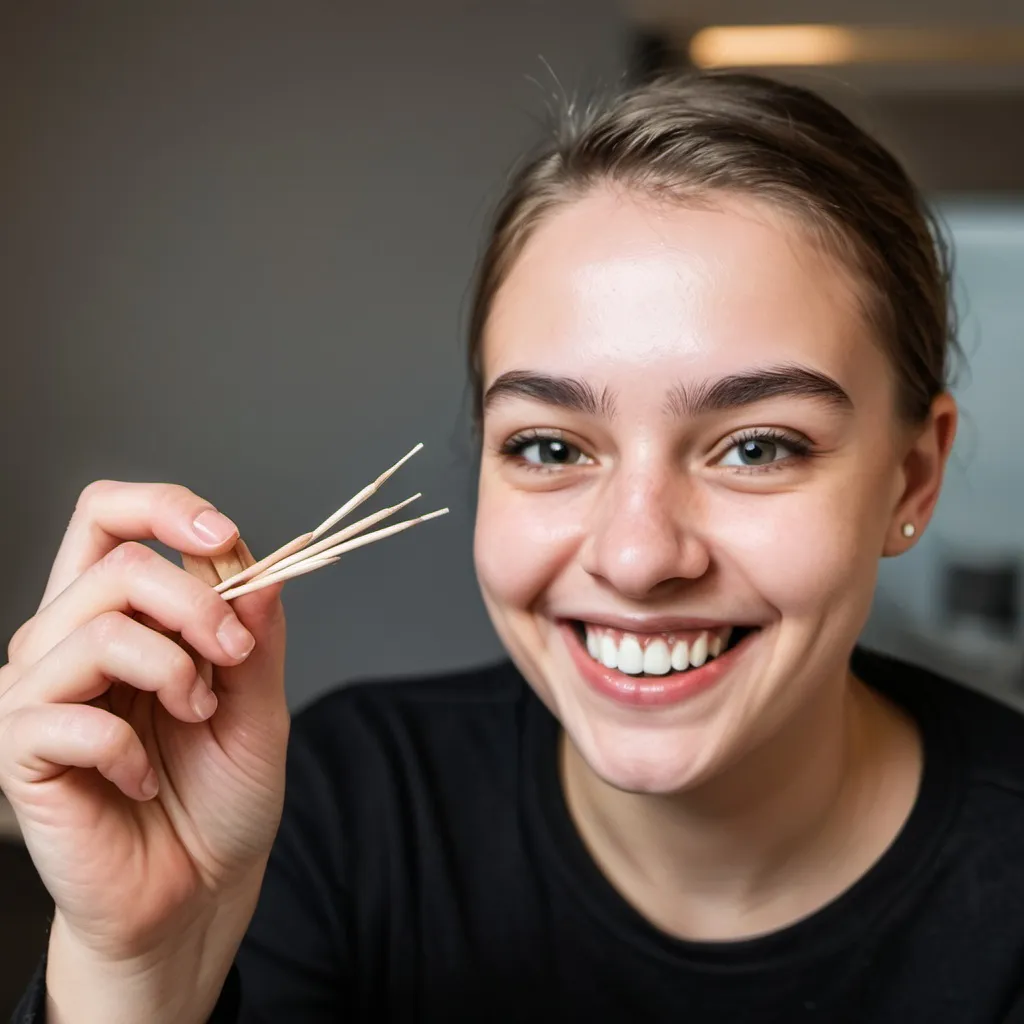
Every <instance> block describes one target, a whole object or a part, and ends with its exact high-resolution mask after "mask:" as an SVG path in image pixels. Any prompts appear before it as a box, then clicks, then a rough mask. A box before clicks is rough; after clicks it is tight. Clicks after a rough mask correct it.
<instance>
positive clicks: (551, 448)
mask: <svg viewBox="0 0 1024 1024" xmlns="http://www.w3.org/2000/svg"><path fill="white" fill-rule="evenodd" d="M570 454H571V450H570V446H569V445H567V444H566V443H565V442H564V441H556V440H553V439H552V440H546V441H544V442H543V443H542V444H541V446H540V461H541V462H554V463H561V464H564V463H566V462H569V461H570Z"/></svg>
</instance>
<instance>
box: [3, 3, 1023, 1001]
mask: <svg viewBox="0 0 1024 1024" xmlns="http://www.w3.org/2000/svg"><path fill="white" fill-rule="evenodd" d="M687 65H697V66H719V65H728V66H741V67H750V68H754V69H759V70H766V71H769V72H770V73H773V74H776V75H778V76H780V77H784V78H789V79H794V80H796V81H799V82H801V83H803V84H808V85H811V86H812V87H814V88H817V89H819V90H820V91H822V92H824V93H825V94H827V95H828V96H829V97H830V98H831V99H832V100H833V101H835V102H837V103H838V104H840V105H841V106H842V107H844V109H846V110H847V111H848V112H850V113H851V114H852V115H853V116H854V117H855V118H857V119H858V120H860V121H861V122H862V123H865V124H866V125H867V126H868V127H870V128H871V129H873V130H874V131H875V132H876V134H878V135H879V136H880V137H881V138H883V139H884V140H885V141H886V142H887V143H888V144H889V145H890V146H891V147H892V148H893V149H894V150H895V151H896V152H897V153H898V155H899V156H900V157H901V158H902V159H903V160H904V162H905V163H906V165H907V166H908V168H909V169H910V170H911V172H912V173H913V174H914V175H915V176H916V177H917V179H918V180H919V181H920V182H921V183H922V184H923V185H924V187H925V188H926V189H927V191H928V193H929V195H930V198H931V199H932V201H933V202H934V204H935V206H936V207H937V209H938V210H939V212H940V213H941V215H942V216H943V218H944V220H945V222H946V224H947V226H948V230H949V233H950V235H951V237H952V240H953V242H954V244H955V247H956V251H957V298H958V306H959V309H960V313H961V317H962V330H961V340H962V342H963V345H964V348H965V351H966V355H967V358H966V365H965V366H964V367H963V368H962V369H961V371H960V373H959V376H958V383H957V388H956V393H957V395H958V397H959V398H960V400H961V402H962V405H963V408H964V411H965V417H964V424H963V426H962V428H961V435H960V438H959V439H958V442H957V448H956V452H955V457H954V461H953V465H952V467H951V469H950V474H949V479H948V483H947V487H946V490H945V493H944V495H943V498H942V501H941V503H940V506H939V511H938V514H937V516H936V518H935V521H934V522H933V524H932V526H931V527H930V528H929V530H928V531H927V533H926V534H925V535H924V536H923V537H922V538H921V539H920V543H918V544H917V545H916V546H915V548H914V550H913V551H912V552H911V553H910V554H908V555H907V556H905V557H903V558H900V559H898V560H895V561H891V562H887V563H885V564H884V565H883V567H882V580H881V586H880V590H879V595H878V600H877V603H876V607H875V610H874V613H873V615H872V618H871V622H870V624H869V627H868V630H867V634H866V638H865V639H866V640H867V641H868V642H870V643H872V644H874V645H875V646H878V647H881V648H883V649H886V650H890V651H893V652H895V653H898V654H902V655H904V656H907V657H910V658H912V659H914V660H917V661H919V662H922V663H925V664H927V665H929V666H931V667H934V668H937V669H939V670H940V671H943V672H945V673H947V674H950V675H953V676H955V677H957V678H960V679H963V680H965V681H966V682H968V683H970V684H971V685H976V686H982V687H984V688H986V689H989V690H990V691H992V692H994V693H996V694H997V695H998V696H1000V697H1001V698H1002V699H1005V700H1007V701H1010V702H1015V703H1021V704H1022V705H1024V640H1022V625H1021V619H1022V612H1021V608H1022V604H1024V583H1022V573H1021V562H1022V559H1024V518H1022V510H1024V475H1022V472H1021V470H1022V468H1024V451H1022V448H1021V444H1022V440H1024V399H1022V398H1021V397H1020V395H1019V392H1020V390H1021V388H1022V386H1024V4H1021V3H1015V4H1008V3H1006V2H1005V0H974V2H973V3H971V4H970V5H969V6H968V5H964V4H963V3H962V2H961V0H885V2H882V0H858V2H856V3H854V2H853V0H816V2H813V3H812V2H809V0H806V2H801V0H789V2H783V0H756V2H755V0H714V2H711V0H697V2H683V0H634V2H632V3H630V2H626V0H620V2H616V0H559V2H552V0H547V2H541V0H535V2H530V0H479V2H477V3H468V2H466V3H459V2H454V0H432V2H430V3H424V2H422V0H419V2H417V0H378V2H375V3H373V4H367V3H359V4H356V3H352V2H349V0H334V2H328V0H318V2H313V0H288V2H287V3H286V2H283V0H278V2H273V3H271V2H266V0H247V2H245V3H240V2H234V3H231V2H226V3H220V4H216V5H213V4H200V3H189V2H184V0H175V2H169V0H150V2H148V3H146V4H138V3H131V2H127V0H125V2H107V0H98V2H95V3H91V4H88V5H85V4H71V3H59V2H57V3H54V2H38V3H32V4H28V3H20V2H15V0H0V108H2V116H0V339H2V341H0V344H2V346H3V348H2V352H3V357H4V358H3V364H2V366H3V370H2V373H0V382H2V399H0V436H2V438H3V443H2V444H0V481H2V486H3V501H2V503H0V526H2V532H0V537H2V538H3V541H2V544H3V553H4V561H5V564H6V565H7V575H6V577H5V583H4V586H3V587H2V588H0V634H2V635H3V636H4V637H9V636H10V635H11V634H12V633H13V632H14V630H15V629H16V628H17V626H18V625H19V624H20V623H21V622H22V621H23V620H24V619H25V618H27V617H29V616H30V615H31V614H32V612H33V611H34V609H35V606H36V604H37V602H38V599H39V595H40V593H41V591H42V588H43V585H44V582H45V579H46V575H47V571H48V567H49V564H50V562H51V560H52V557H53V554H54V552H55V550H56V548H57V546H58V544H59V542H60V538H61V534H62V532H63V529H64V526H65V525H66V522H67V519H68V517H69V515H70V513H71V511H72V509H73V507H74V502H75V499H76V496H77V494H78V492H79V491H80V490H81V488H82V487H83V486H84V485H85V484H86V483H88V482H89V481H90V480H92V479H95V478H98V477H113V478H126V479H140V480H174V481H179V482H181V483H184V484H186V485H188V486H189V487H191V488H193V489H194V490H196V491H198V492H199V493H200V494H203V495H204V496H206V497H208V498H209V499H210V500H212V501H213V502H215V503H216V504H217V505H218V506H219V507H221V508H222V509H223V510H225V511H226V512H227V513H228V514H229V515H231V516H232V517H234V518H235V519H236V521H237V522H238V523H239V524H240V526H241V528H242V531H243V535H244V536H245V537H246V539H247V541H248V542H249V544H250V546H251V547H252V548H253V550H254V551H256V552H257V554H262V553H266V552H267V551H269V550H271V549H273V548H275V547H277V546H278V545H279V544H280V543H281V542H282V541H284V540H285V539H287V538H289V537H292V536H294V535H296V534H297V533H300V532H302V531H303V530H305V529H308V528H310V527H311V526H312V525H314V524H315V523H317V522H319V521H320V520H321V519H322V518H323V517H324V516H326V515H327V514H328V513H329V512H330V511H331V510H332V509H334V508H335V507H336V506H337V505H339V504H340V503H341V502H342V501H343V500H344V499H345V498H347V497H348V496H349V495H350V494H352V493H353V492H355V491H356V490H358V489H359V488H360V487H362V486H363V485H364V484H365V483H367V482H369V481H370V480H371V479H373V478H374V477H375V476H376V475H377V473H379V472H380V471H381V470H382V469H383V468H385V467H386V466H387V465H389V464H390V463H392V462H393V461H394V460H395V459H397V458H398V457H399V456H400V455H401V454H403V453H404V452H405V451H407V450H408V449H409V448H410V447H411V445H412V444H413V443H415V442H416V441H420V440H422V441H424V442H426V445H427V447H426V450H425V451H424V452H423V453H422V454H421V455H419V456H418V457H417V458H416V459H415V460H413V462H411V463H410V464H409V465H408V466H407V467H406V468H405V469H404V470H403V471H402V473H401V475H400V476H399V477H397V478H395V479H394V480H393V481H392V482H391V483H390V484H389V486H388V488H387V490H386V491H385V492H383V493H382V495H381V499H382V502H383V503H391V501H396V500H398V499H400V498H402V497H404V496H405V495H407V494H409V493H412V492H414V491H416V490H422V491H423V492H424V493H425V496H426V497H425V499H424V502H423V505H424V510H426V508H427V507H436V506H437V505H441V504H447V505H450V506H451V508H452V514H451V515H450V516H448V517H447V518H445V519H441V520H439V521H437V522H434V523H431V524H429V525H426V526H423V527H420V528H419V529H418V530H416V531H413V532H412V533H410V534H406V535H404V536H402V537H400V538H396V539H393V540H391V541H388V542H387V543H386V544H383V545H380V546H379V547H374V548H373V549H372V550H366V551H360V552H357V553H354V554H353V555H351V556H350V557H348V558H347V559H346V561H345V564H344V566H339V567H338V568H337V569H334V570H332V571H330V572H325V573H319V574H316V575H314V576H312V577H310V578H309V579H308V580H304V581H302V582H300V583H296V584H295V585H293V586H292V587H290V588H289V590H288V593H287V596H286V603H287V606H288V611H289V629H290V648H289V663H288V688H289V696H290V700H291V702H292V704H293V706H296V707H297V706H300V705H302V704H304V703H306V702H307V701H308V700H309V699H310V698H312V697H313V696H314V695H316V694H317V693H319V692H320V691H322V690H323V689H325V688H327V687H329V686H332V685H335V684H336V683H338V682H343V681H347V680H351V679H356V678H369V677H377V676H388V675H395V674H398V673H406V672H410V673H411V672H424V671H429V670H433V669H446V668H452V667H456V666H463V665H469V664H473V663H478V662H480V661H483V660H487V659H491V658H495V657H498V656H499V653H500V652H499V647H498V644H497V641H496V640H495V638H494V636H493V634H492V632H491V630H490V626H489V624H488V623H487V620H486V617H485V615H484V612H483V609H482V606H481V603H480V600H479V597H478V594H477V590H476V585H475V581H474V578H473V571H472V562H471V537H472V518H473V502H474V499H473V491H474V467H473V462H474V446H473V439H472V436H471V432H470V428H469V421H468V416H467V412H468V396H467V393H466V385H465V375H464V371H463V337H462V335H463V325H464V320H465V313H466V303H467V296H468V288H469V281H470V277H471V274H472V271H473V266H474V262H475V258H476V255H477V252H478V249H479V245H480V239H481V235H482V231H483V229H484V226H485V224H486V221H487V217H488V215H489V212H490V210H491V208H492V206H493V203H494V202H495V200H496V199H497V197H498V195H499V194H500V191H501V188H502V184H503V181H504V178H505V175H506V174H507V173H508V170H509V168H510V167H511V166H512V164H513V162H514V161H515V159H516V158H517V157H518V156H519V155H520V154H521V153H522V151H523V150H524V148H525V147H527V146H529V145H530V144H531V143H532V142H534V141H536V139H537V138H538V135H539V133H540V131H541V126H542V124H543V121H544V118H545V116H546V113H545V112H546V110H547V109H548V108H549V107H551V106H552V105H553V104H554V105H557V103H558V102H559V100H560V98H561V97H562V96H563V95H565V94H579V95H582V96H586V95H587V94H589V93H591V92H593V91H595V90H600V89H604V88H609V87H612V88H613V87H615V86H616V85H618V84H619V83H620V82H622V81H624V80H636V79H639V78H642V77H644V76H646V75H650V74H653V73H656V72H657V71H658V70H660V69H664V68H666V67H673V66H687ZM0 811H2V807H0ZM0 822H2V823H3V825H2V827H3V829H4V830H5V831H6V833H7V834H8V836H9V841H8V842H6V843H0V1012H2V1011H3V1010H4V1009H5V1008H6V1006H8V1005H11V1004H13V1001H14V998H15V994H16V992H17V991H18V990H19V989H20V988H21V986H22V985H23V984H24V982H25V981H26V979H27V977H28V974H29V972H30V970H31V966H32V964H33V963H34V961H35V959H36V957H37V956H38V954H39V952H40V950H41V948H42V944H43V941H44V939H43V936H44V929H45V920H46V913H47V904H46V900H45V894H44V893H42V891H41V889H40V887H39V886H38V883H37V881H36V880H35V876H34V873H33V872H32V870H31V865H30V864H29V862H28V860H27V857H26V856H25V854H24V851H23V850H22V849H21V848H20V847H19V846H18V844H17V841H16V829H15V828H14V826H13V823H12V822H11V821H10V816H9V814H8V815H6V816H4V815H3V814H2V813H0Z"/></svg>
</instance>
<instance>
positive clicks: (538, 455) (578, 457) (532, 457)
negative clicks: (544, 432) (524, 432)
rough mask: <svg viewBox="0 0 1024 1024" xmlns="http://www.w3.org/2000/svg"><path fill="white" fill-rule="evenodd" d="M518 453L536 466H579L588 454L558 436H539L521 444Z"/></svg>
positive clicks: (524, 459)
mask: <svg viewBox="0 0 1024 1024" xmlns="http://www.w3.org/2000/svg"><path fill="white" fill-rule="evenodd" d="M516 454H517V455H518V456H519V457H520V458H521V459H522V460H523V461H524V462H529V463H531V464H533V465H535V466H578V465H580V464H581V463H584V462H586V461H587V456H586V455H584V454H583V452H582V451H581V450H580V449H579V448H577V447H576V445H574V444H569V442H568V441H562V440H561V439H559V438H557V437H537V438H534V439H533V440H532V441H526V442H524V443H522V444H521V445H520V446H519V450H518V451H517V452H516Z"/></svg>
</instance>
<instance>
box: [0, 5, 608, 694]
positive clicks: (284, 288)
mask: <svg viewBox="0 0 1024 1024" xmlns="http://www.w3.org/2000/svg"><path fill="white" fill-rule="evenodd" d="M624 39H625V34H624V31H623V27H622V26H621V25H620V24H619V20H618V13H617V10H616V7H615V5H614V4H613V3H612V2H611V0H562V2H560V3H557V4H554V3H543V2H535V3H530V2H525V0H486V2H482V0H481V2H478V3H473V4H470V3H463V4H457V3H452V2H437V0H432V2H429V3H424V2H422V0H402V2H390V3H372V4H371V3H364V4H358V5H356V4H353V3H347V2H344V0H337V2H334V3H327V2H295V0H288V2H285V0H280V2H277V3H269V2H263V3H258V2H247V3H221V4H195V5H192V4H186V3H180V2H169V0H168V2H155V0H150V2H147V3H145V4H139V3H129V2H124V3H118V4H114V3H93V4H88V5H84V4H83V5H76V4H68V3H65V4H44V3H39V4H15V3H6V4H3V5H2V7H0V104H2V110H3V113H2V116H0V339H2V344H3V356H4V358H3V376H2V380H3V391H2V400H0V435H2V438H3V440H2V443H0V481H2V486H3V501H2V502H0V527H2V531H0V536H2V537H3V554H4V566H5V573H4V584H3V586H2V588H0V634H2V635H3V636H4V637H7V636H10V634H11V633H12V632H13V631H14V629H15V628H16V627H17V625H18V624H19V623H20V622H21V621H22V620H23V619H24V618H26V617H27V616H28V615H30V614H31V613H32V611H33V609H34V607H35V604H36V602H37V600H38V594H39V592H40V590H41V588H42V585H43V582H44V580H45V577H46V573H47V569H48V565H49V562H50V560H51V559H52V556H53V553H54V551H55V548H56V545H57V543H58V541H59V539H60V535H61V532H62V530H63V527H64V525H65V522H66V519H67V516H68V515H69V514H70V512H71V509H72V507H73V504H74V500H75V497H76V495H77V493H78V491H79V490H80V489H81V487H82V486H83V485H84V484H85V483H86V482H88V481H89V480H91V479H93V478H96V477H119V478H128V479H149V480H161V479H162V480H175V481H180V482H182V483H185V484H187V485H188V486H190V487H192V488H193V489H195V490H196V491H198V492H199V493H200V494H203V495H205V496H206V497H208V498H210V499H211V500H212V501H214V502H216V503H217V504H218V505H219V506H220V507H221V508H223V509H224V510H225V511H226V512H228V513H229V514H230V515H232V516H234V517H235V518H236V519H237V520H238V522H239V523H240V525H241V527H242V530H243V533H244V535H245V537H246V538H247V540H248V541H249V543H250V545H251V547H252V548H253V549H254V550H255V551H256V552H257V553H260V552H266V551H268V550H270V549H271V548H273V547H276V546H277V545H278V544H279V543H280V542H282V541H283V540H285V539H287V538H288V537H291V536H293V535H295V534H296V533H299V532H301V531H302V530H304V529H307V528H309V527H310V526H312V525H314V524H315V523H316V522H318V521H319V520H320V519H321V518H322V517H323V516H325V515H326V514H327V513H328V512H329V511H331V510H332V509H333V508H334V507H336V506H337V505H338V504H340V503H341V501H342V500H344V498H346V497H347V496H348V495H349V494H350V493H352V492H354V491H355V490H357V489H358V488H359V487H361V486H362V485H363V484H364V483H366V482H368V481H369V480H370V479H372V478H373V477H374V476H375V475H376V474H377V473H378V472H379V471H380V470H381V469H383V468H384V467H385V466H386V465H388V464H389V463H390V462H392V461H394V459H396V458H397V457H398V456H399V455H401V454H402V453H404V452H405V451H406V450H407V449H408V448H409V447H411V445H412V444H413V443H414V442H415V441H417V440H423V441H424V442H426V443H427V450H426V451H425V452H424V453H423V454H422V455H420V456H419V457H418V458H417V459H416V460H414V462H413V463H412V464H410V466H409V467H408V469H407V470H405V471H404V472H403V473H402V474H401V475H400V477H397V478H395V480H394V481H393V482H392V484H391V485H390V486H389V488H388V489H387V491H386V492H385V493H384V494H383V495H382V498H383V499H384V500H388V499H391V500H398V499H399V498H401V497H404V496H405V495H406V494H409V493H412V492H413V491H415V490H423V491H424V492H425V493H426V496H427V497H426V499H425V501H424V503H423V511H426V510H427V508H428V507H436V506H437V505H442V504H447V505H450V506H451V507H452V509H453V514H452V515H451V516H449V517H447V518H446V519H442V520H440V521H438V522H435V523H431V524H428V525H426V526H423V527H421V528H419V529H418V530H416V531H413V532H412V533H409V534H406V535H404V536H402V537H400V538H396V539H394V540H391V541H388V542H386V543H385V544H383V545H380V546H378V547H374V548H370V549H368V550H365V551H361V552H357V553H355V554H353V555H352V556H350V558H349V559H348V560H346V562H345V563H343V564H341V565H338V566H337V567H335V568H334V569H332V570H329V571H327V572H324V573H321V574H317V575H316V576H314V577H312V578H310V579H309V580H304V581H298V582H296V583H294V584H292V585H291V586H290V588H289V593H288V594H287V598H286V601H287V605H288V610H289V621H290V630H291V632H290V641H291V642H290V654H289V681H288V685H289V692H290V697H291V700H292V702H293V703H295V704H299V703H302V702H304V701H306V700H307V699H308V698H309V697H310V696H312V695H313V694H314V693H316V692H317V691H318V690H320V689H322V688H324V687H326V686H328V685H330V684H332V683H334V682H337V681H339V680H345V679H351V678H354V677H362V676H367V675H370V676H379V675H386V674H389V673H399V672H415V671H423V670H429V669H434V668H443V667H449V666H457V665H464V664H469V663H472V662H474V661H478V660H481V659H484V658H488V657H491V656H494V655H495V654H496V653H497V650H498V647H497V643H496V641H495V639H494V637H493V635H492V634H491V631H490V627H489V625H488V624H487V621H486V618H485V615H484V613H483V611H482V607H481V605H480V602H479V598H478V595H477V591H476V585H475V581H474V579H473V572H472V565H471V549H470V541H471V520H472V503H473V483H472V462H473V447H472V443H471V440H470V439H469V434H468V427H467V423H466V419H465V414H464V409H465V384H464V375H463V369H462V348H461V345H462V339H461V327H462V322H463V313H464V307H465V300H466V295H467V282H468V279H469V277H470V274H471V271H472V267H473V262H474V257H475V254H476V252H477V248H478V244H479V238H480V234H481V230H482V227H483V225H484V223H485V219H486V214H487V212H488V210H489V209H490V206H491V204H492V202H493V200H494V198H495V197H496V194H497V192H498V190H499V189H500V185H501V181H502V177H503V175H504V173H505V172H506V170H507V168H508V167H509V165H510V163H511V162H512V160H513V159H514V158H515V157H516V155H517V154H518V153H519V152H520V150H521V149H522V147H523V145H524V144H526V143H528V142H530V141H531V140H533V139H534V138H535V137H536V132H537V115H538V113H540V112H541V111H542V110H543V106H544V100H545V96H546V94H548V93H550V92H551V91H552V90H553V89H554V88H555V86H554V84H553V82H552V81H551V79H550V78H549V77H548V75H547V72H546V71H545V68H544V62H543V61H547V62H548V63H550V65H551V66H552V67H553V68H554V69H555V71H556V72H557V73H558V75H559V77H560V78H561V79H562V80H563V81H564V82H565V83H566V84H567V85H568V86H570V87H571V86H573V85H575V84H586V83H591V82H594V81H596V80H601V79H603V80H605V81H608V80H613V79H614V78H615V76H616V75H617V74H618V69H619V66H620V64H621V62H622V59H623V49H624V45H625V44H624ZM542 58H543V60H542ZM530 78H536V79H539V80H540V81H541V83H542V87H538V86H537V85H535V84H533V83H532V82H531V81H530V80H529V79H530Z"/></svg>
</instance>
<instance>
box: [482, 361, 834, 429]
mask: <svg viewBox="0 0 1024 1024" xmlns="http://www.w3.org/2000/svg"><path fill="white" fill-rule="evenodd" d="M782 397H792V398H810V399H813V400H817V401H821V402H824V403H825V404H826V405H830V406H833V407H834V408H836V409H839V410H841V411H844V412H848V411H850V410H851V409H852V408H853V401H852V399H851V398H850V396H849V395H848V394H847V393H846V391H845V390H843V388H842V387H841V386H840V384H839V383H838V382H837V381H834V380H833V379H832V378H831V377H829V376H827V375H826V374H824V373H821V372H819V371H818V370H812V369H810V368H809V367H806V366H800V365H798V364H793V363H786V364H780V365H777V366H767V367H763V368H759V369H756V370H747V371H744V372H743V373H733V374H729V375H728V376H727V377H720V378H718V380H714V381H704V382H702V383H700V384H698V385H696V386H690V387H687V386H686V385H684V384H678V385H676V386H675V387H674V388H672V390H671V391H670V392H669V393H668V396H667V398H666V399H665V411H666V412H667V413H669V414H670V415H672V416H676V417H679V418H683V417H687V416H689V417H697V416H700V415H703V414H706V413H709V412H721V411H723V410H726V409H737V408H741V407H743V406H746V405H754V404H756V403H757V402H764V401H767V400H768V399H770V398H782ZM513 398H525V399H527V400H529V401H533V402H541V403H543V404H544V405H551V406H555V407H557V408H560V409H569V410H571V411H573V412H581V413H585V414H586V415H589V416H604V417H606V418H607V419H612V418H614V416H615V398H614V396H613V395H612V394H611V393H610V392H609V391H608V389H607V388H604V389H603V390H602V391H600V392H598V391H597V390H595V389H594V388H593V387H592V386H591V385H590V384H588V383H587V382H586V381H584V380H580V379H578V378H576V377H555V376H552V375H550V374H545V373H533V372H531V371H529V370H510V371H508V372H507V373H503V374H502V375H501V376H500V377H498V378H497V379H496V380H495V381H494V383H493V384H491V386H490V387H489V388H488V389H487V392H486V394H485V395H484V400H483V408H484V409H489V408H490V407H491V406H492V405H494V404H495V403H497V402H500V401H502V400H505V399H513Z"/></svg>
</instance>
